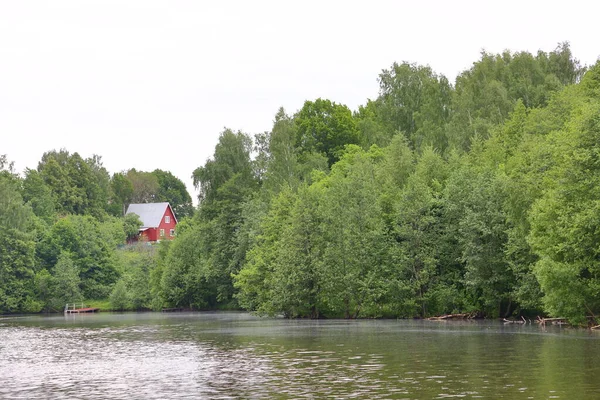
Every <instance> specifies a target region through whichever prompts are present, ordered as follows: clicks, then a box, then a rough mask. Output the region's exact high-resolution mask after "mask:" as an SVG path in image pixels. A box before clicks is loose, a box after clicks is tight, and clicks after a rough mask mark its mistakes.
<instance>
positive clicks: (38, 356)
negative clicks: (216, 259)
mask: <svg viewBox="0 0 600 400" xmlns="http://www.w3.org/2000/svg"><path fill="white" fill-rule="evenodd" d="M599 356H600V335H598V334H596V333H592V332H588V331H584V330H566V329H564V328H562V329H561V328H558V327H557V328H548V330H547V331H542V330H540V328H539V327H538V326H536V325H533V326H531V325H527V326H514V325H512V326H504V325H502V324H500V323H498V322H496V321H488V322H483V323H479V322H465V323H460V322H458V323H455V322H446V323H440V322H431V321H395V320H394V321H373V320H368V321H309V320H301V321H288V320H282V319H260V318H255V317H252V316H250V315H248V314H244V313H223V314H216V313H182V314H154V313H147V314H107V313H102V314H98V315H73V316H68V317H63V316H54V317H37V316H36V317H25V318H4V319H0V398H23V399H31V398H59V399H60V398H65V399H67V398H68V399H72V398H85V399H100V398H113V399H130V398H144V399H152V398H155V399H165V398H168V399H172V398H210V399H228V398H326V397H329V398H370V399H388V398H393V399H423V398H438V399H443V398H493V399H496V398H506V399H521V398H522V399H528V398H532V399H547V398H561V399H574V398H600V381H599V380H598V379H597V378H598V377H599V376H600V365H599V364H600V363H598V362H597V360H598V359H599Z"/></svg>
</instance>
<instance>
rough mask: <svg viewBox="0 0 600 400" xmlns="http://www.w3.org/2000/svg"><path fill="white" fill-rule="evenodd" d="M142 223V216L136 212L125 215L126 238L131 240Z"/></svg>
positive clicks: (124, 229)
mask: <svg viewBox="0 0 600 400" xmlns="http://www.w3.org/2000/svg"><path fill="white" fill-rule="evenodd" d="M142 225H143V223H142V221H141V220H140V217H139V216H138V215H137V214H135V213H131V214H127V215H126V216H125V217H123V231H124V233H125V237H126V239H127V240H131V239H133V238H134V237H136V236H137V235H138V233H139V230H140V228H141V227H142Z"/></svg>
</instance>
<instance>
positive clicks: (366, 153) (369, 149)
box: [0, 43, 600, 324]
mask: <svg viewBox="0 0 600 400" xmlns="http://www.w3.org/2000/svg"><path fill="white" fill-rule="evenodd" d="M349 85H351V82H349ZM379 86H380V90H379V96H378V97H377V98H376V99H374V100H367V101H366V103H365V104H364V105H363V106H360V107H359V108H358V110H356V111H352V110H350V109H349V108H348V107H346V106H345V105H343V104H338V103H335V102H332V101H330V100H327V99H316V100H314V101H306V102H305V103H304V106H303V107H302V108H301V109H300V110H298V111H297V112H296V113H294V114H288V113H287V112H286V111H285V110H283V109H280V110H279V111H278V112H277V114H276V115H275V119H274V123H273V128H272V129H271V130H270V131H268V132H263V133H259V134H255V135H253V136H251V135H249V134H247V133H244V132H239V131H237V132H236V131H233V130H230V129H225V130H224V131H223V132H222V133H221V135H220V137H219V142H218V144H217V146H216V147H215V150H214V155H213V156H212V158H211V159H209V160H208V161H206V163H204V164H203V165H201V166H199V167H198V168H197V169H196V170H195V171H193V175H192V176H193V179H194V184H195V185H196V187H197V188H198V189H199V193H200V194H199V205H198V207H196V208H194V207H193V206H192V202H191V198H190V196H189V194H188V193H187V191H186V190H185V186H184V185H183V183H182V182H181V181H180V180H179V179H177V178H176V177H174V176H173V175H172V174H171V173H169V172H167V171H161V170H155V171H153V172H142V171H136V170H135V169H131V170H129V171H124V172H122V173H115V174H113V175H112V176H111V175H110V174H109V173H108V171H107V170H106V169H105V168H104V167H103V166H102V162H101V158H100V157H99V156H94V157H92V158H90V159H82V158H81V157H80V156H79V155H78V154H77V153H69V152H68V151H67V150H60V151H55V150H53V151H49V152H47V153H46V154H44V156H43V158H42V160H41V161H40V163H39V165H38V167H37V169H34V170H29V169H28V170H26V171H24V173H23V174H18V173H17V172H16V171H14V170H13V169H12V168H11V166H10V163H9V160H10V154H8V155H5V156H3V157H2V158H1V159H0V202H2V206H1V207H0V228H2V229H1V230H0V236H1V237H0V313H19V312H41V311H56V310H60V309H61V308H62V307H63V306H64V303H65V302H73V301H78V300H84V299H85V300H106V299H109V302H110V304H111V306H112V308H114V309H131V310H140V309H161V308H163V307H182V308H191V309H240V308H242V309H245V310H249V311H253V312H256V313H258V314H261V315H284V316H286V317H290V318H305V317H307V318H379V317H393V318H413V317H429V316H432V315H440V314H447V313H473V314H478V315H480V316H484V317H510V316H520V315H549V316H554V317H564V318H567V319H569V321H570V322H572V323H574V324H586V323H588V321H589V322H592V320H590V319H589V318H590V317H592V318H594V317H595V314H597V313H599V312H600V275H599V273H600V262H599V261H598V260H599V256H600V63H596V64H595V65H594V66H590V67H584V66H581V65H580V63H579V62H578V61H577V60H576V58H575V57H574V56H573V55H572V54H571V51H570V48H569V45H568V44H566V43H564V44H560V45H559V46H558V47H557V48H556V49H555V50H554V51H551V52H544V51H539V52H538V53H537V54H530V53H527V52H516V53H511V52H508V51H507V52H504V53H502V54H488V53H485V52H483V53H482V54H481V57H480V59H479V60H477V61H475V62H474V63H473V65H472V66H471V68H469V69H467V70H465V71H464V72H462V73H461V74H460V75H459V76H458V77H456V80H455V82H454V83H451V82H450V81H449V80H448V78H447V77H445V76H443V75H441V74H438V73H436V72H434V71H433V70H432V69H431V68H430V67H428V66H420V65H416V64H411V63H406V62H404V63H401V64H396V63H395V64H393V65H392V66H391V67H390V68H389V69H385V70H383V71H382V72H381V74H380V75H379ZM154 201H169V202H170V203H171V205H172V206H173V209H174V211H175V213H176V215H177V217H178V219H179V220H180V223H179V225H178V226H177V237H176V238H175V239H174V240H173V241H162V242H161V243H159V244H157V245H153V246H148V245H146V244H138V245H125V243H126V240H127V238H128V237H131V236H132V235H134V234H135V233H136V232H137V228H138V227H139V221H137V220H136V219H135V218H131V216H130V217H127V218H125V217H123V214H124V207H126V205H127V204H129V203H137V202H154ZM596 322H598V321H596Z"/></svg>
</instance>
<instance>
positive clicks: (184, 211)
mask: <svg viewBox="0 0 600 400" xmlns="http://www.w3.org/2000/svg"><path fill="white" fill-rule="evenodd" d="M152 175H154V176H155V177H156V179H157V181H158V191H157V193H156V197H155V200H154V201H157V202H162V201H166V202H168V203H169V204H170V205H171V207H172V208H173V211H174V212H175V216H176V217H177V218H178V219H182V218H185V217H191V216H192V214H193V213H194V206H193V205H192V198H191V197H190V194H189V193H188V191H187V189H186V187H185V184H184V183H183V182H182V181H181V180H180V179H179V178H177V177H175V176H174V175H173V174H172V173H170V172H168V171H162V170H160V169H155V170H154V171H152Z"/></svg>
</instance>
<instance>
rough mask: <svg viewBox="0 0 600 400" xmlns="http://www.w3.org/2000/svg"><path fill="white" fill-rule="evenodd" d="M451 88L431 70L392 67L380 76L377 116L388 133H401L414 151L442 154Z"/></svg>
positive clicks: (425, 68) (403, 65) (405, 65)
mask: <svg viewBox="0 0 600 400" xmlns="http://www.w3.org/2000/svg"><path fill="white" fill-rule="evenodd" d="M451 96H452V88H451V86H450V83H449V82H448V79H446V77H445V76H443V75H438V74H436V73H434V72H433V71H432V70H431V68H430V67H428V66H426V67H424V66H418V65H416V64H409V63H406V62H404V63H402V64H397V63H394V64H393V65H392V67H391V68H390V69H389V70H383V71H382V72H381V74H380V75H379V98H378V99H377V106H376V109H377V113H378V114H379V116H380V120H381V121H382V124H383V126H385V129H386V130H387V132H389V133H390V134H391V135H394V134H395V133H396V132H402V133H403V134H404V135H405V136H406V138H407V139H408V140H409V143H410V144H411V147H412V148H413V149H419V148H421V146H424V145H428V146H433V147H434V148H436V149H438V150H440V151H444V150H445V149H446V147H447V139H446V137H445V132H444V126H445V124H446V123H447V122H448V120H449V117H450V109H451V100H452V97H451Z"/></svg>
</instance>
